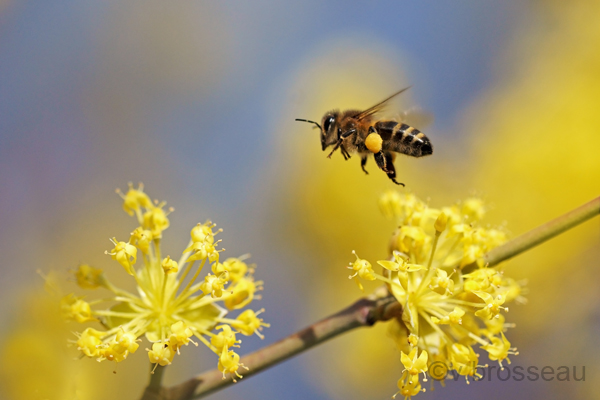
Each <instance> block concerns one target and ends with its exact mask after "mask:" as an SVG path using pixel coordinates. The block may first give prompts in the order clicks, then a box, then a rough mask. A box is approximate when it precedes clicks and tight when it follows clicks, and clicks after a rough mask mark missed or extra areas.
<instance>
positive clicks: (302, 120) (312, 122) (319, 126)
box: [296, 118, 323, 130]
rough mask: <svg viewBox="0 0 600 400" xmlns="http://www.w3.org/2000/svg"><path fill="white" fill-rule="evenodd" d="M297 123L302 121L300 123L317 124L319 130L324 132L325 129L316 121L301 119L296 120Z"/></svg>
mask: <svg viewBox="0 0 600 400" xmlns="http://www.w3.org/2000/svg"><path fill="white" fill-rule="evenodd" d="M296 121H300V122H308V123H310V124H315V125H316V126H317V127H318V128H319V129H321V130H323V128H321V125H319V124H318V123H316V122H315V121H311V120H308V119H300V118H296Z"/></svg>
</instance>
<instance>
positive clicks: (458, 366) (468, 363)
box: [449, 343, 481, 383]
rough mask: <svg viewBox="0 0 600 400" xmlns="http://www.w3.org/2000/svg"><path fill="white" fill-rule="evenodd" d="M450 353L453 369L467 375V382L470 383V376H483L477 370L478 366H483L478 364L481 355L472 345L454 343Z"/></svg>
mask: <svg viewBox="0 0 600 400" xmlns="http://www.w3.org/2000/svg"><path fill="white" fill-rule="evenodd" d="M449 353H450V362H451V363H452V369H454V370H455V371H456V372H458V374H459V375H463V376H465V377H466V378H467V383H469V379H468V377H469V376H477V377H479V378H481V374H479V373H478V372H477V368H478V367H481V366H480V365H477V362H478V361H479V356H478V355H477V353H475V350H473V348H472V347H471V346H465V345H463V344H460V343H454V344H453V345H452V346H451V347H450V351H449Z"/></svg>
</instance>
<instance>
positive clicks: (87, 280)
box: [75, 264, 104, 289]
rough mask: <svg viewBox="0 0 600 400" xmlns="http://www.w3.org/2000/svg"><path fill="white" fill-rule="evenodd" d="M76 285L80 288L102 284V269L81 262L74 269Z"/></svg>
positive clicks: (90, 287) (97, 286)
mask: <svg viewBox="0 0 600 400" xmlns="http://www.w3.org/2000/svg"><path fill="white" fill-rule="evenodd" d="M75 279H76V280H77V285H79V287H80V288H82V289H96V288H99V287H100V286H103V285H104V280H103V278H102V270H101V269H100V268H94V267H92V266H89V265H87V264H81V265H80V266H79V267H78V268H77V271H75Z"/></svg>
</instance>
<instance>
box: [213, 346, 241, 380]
mask: <svg viewBox="0 0 600 400" xmlns="http://www.w3.org/2000/svg"><path fill="white" fill-rule="evenodd" d="M240 367H244V364H242V363H240V356H239V355H238V354H237V353H236V352H235V351H233V350H229V349H227V347H223V351H222V352H221V357H219V365H218V368H219V371H221V372H223V379H225V376H226V374H235V376H237V377H238V378H241V377H242V375H240V374H239V372H238V370H239V369H240ZM244 368H245V367H244ZM233 381H234V382H235V381H236V380H235V379H234V380H233Z"/></svg>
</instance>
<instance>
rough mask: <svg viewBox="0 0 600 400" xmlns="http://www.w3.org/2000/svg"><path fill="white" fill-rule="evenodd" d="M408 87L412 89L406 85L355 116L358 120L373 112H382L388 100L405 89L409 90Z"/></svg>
mask: <svg viewBox="0 0 600 400" xmlns="http://www.w3.org/2000/svg"><path fill="white" fill-rule="evenodd" d="M408 89H410V86H409V87H405V88H404V89H401V90H399V91H397V92H396V93H394V94H393V95H391V96H390V97H388V98H387V99H385V100H383V101H382V102H379V103H377V104H375V105H374V106H373V107H369V108H367V109H366V110H364V111H362V112H360V113H358V114H356V115H355V116H354V118H356V119H358V120H361V119H363V118H365V117H369V116H371V115H373V114H376V113H378V112H380V111H381V110H382V109H383V108H384V107H385V104H386V103H387V102H388V101H390V100H391V99H393V98H394V97H396V96H398V95H399V94H400V93H402V92H404V91H405V90H408Z"/></svg>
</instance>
